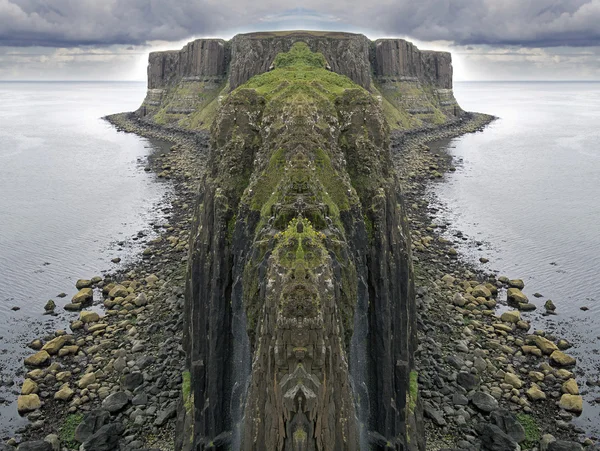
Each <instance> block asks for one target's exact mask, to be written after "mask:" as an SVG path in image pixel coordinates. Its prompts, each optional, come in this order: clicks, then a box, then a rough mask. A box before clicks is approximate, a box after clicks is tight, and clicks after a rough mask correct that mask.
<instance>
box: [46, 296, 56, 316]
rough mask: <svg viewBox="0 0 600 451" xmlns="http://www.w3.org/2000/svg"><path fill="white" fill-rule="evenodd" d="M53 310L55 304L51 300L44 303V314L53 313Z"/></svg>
mask: <svg viewBox="0 0 600 451" xmlns="http://www.w3.org/2000/svg"><path fill="white" fill-rule="evenodd" d="M55 308H56V303H55V302H54V301H53V300H52V299H50V300H49V301H48V302H46V305H44V310H45V311H46V313H52V312H54V309H55Z"/></svg>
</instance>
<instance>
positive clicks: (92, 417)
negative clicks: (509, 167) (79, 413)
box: [75, 410, 110, 443]
mask: <svg viewBox="0 0 600 451" xmlns="http://www.w3.org/2000/svg"><path fill="white" fill-rule="evenodd" d="M109 418H110V414H109V413H108V412H107V411H106V410H92V411H91V412H89V413H88V414H86V415H85V416H84V417H83V420H82V421H81V423H80V424H79V426H77V428H76V429H75V440H77V441H78V442H79V443H83V442H85V441H86V440H87V439H89V438H90V437H91V436H92V435H94V433H95V432H96V431H98V430H99V429H100V428H101V427H102V426H104V425H105V424H106V423H107V422H108V419H109Z"/></svg>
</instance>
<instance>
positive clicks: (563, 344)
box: [556, 339, 572, 351]
mask: <svg viewBox="0 0 600 451" xmlns="http://www.w3.org/2000/svg"><path fill="white" fill-rule="evenodd" d="M556 346H558V349H560V350H561V351H565V350H567V349H569V348H570V347H572V345H571V343H569V342H568V341H567V340H565V339H560V340H558V342H557V343H556Z"/></svg>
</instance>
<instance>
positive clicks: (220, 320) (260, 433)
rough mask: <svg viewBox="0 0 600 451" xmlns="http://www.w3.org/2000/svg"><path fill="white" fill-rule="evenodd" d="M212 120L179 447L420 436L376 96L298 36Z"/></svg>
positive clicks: (352, 445) (399, 243) (408, 269)
mask: <svg viewBox="0 0 600 451" xmlns="http://www.w3.org/2000/svg"><path fill="white" fill-rule="evenodd" d="M270 64H273V66H274V67H273V68H272V69H273V70H271V71H269V72H266V73H263V74H260V75H256V76H253V77H251V78H249V80H248V81H246V83H244V84H242V85H241V86H239V87H238V88H236V89H235V90H234V91H233V92H231V93H230V94H229V95H227V96H226V97H225V98H224V99H223V100H222V104H221V106H220V108H219V110H218V113H217V115H216V118H215V120H214V123H213V126H212V131H211V135H212V138H211V139H212V143H211V152H210V158H209V161H208V172H207V174H206V176H205V178H204V181H203V183H202V186H201V189H200V199H199V201H198V207H197V208H198V209H197V213H196V225H195V228H194V232H193V241H192V243H191V249H192V253H191V259H190V261H191V264H190V267H189V273H188V292H187V299H186V307H185V309H186V311H185V321H186V323H185V330H184V334H185V340H184V347H185V350H186V353H187V366H188V368H189V370H190V372H189V375H186V376H185V377H187V378H189V381H190V385H189V386H190V387H191V389H190V391H189V392H188V393H185V399H184V400H183V401H182V406H183V407H185V409H183V408H182V412H185V414H184V415H181V417H180V421H179V431H180V433H178V434H177V437H178V439H179V442H178V444H177V449H222V450H225V449H246V450H277V449H279V450H283V449H285V450H288V449H289V450H296V449H301V450H353V449H354V450H358V449H367V448H369V449H397V450H401V449H415V450H416V449H423V438H422V437H423V434H422V432H421V431H418V430H417V428H418V426H417V425H420V424H421V409H420V405H419V402H418V399H417V389H416V373H414V371H412V370H413V367H414V363H413V353H414V350H415V347H416V343H415V324H416V317H415V315H416V313H415V304H414V293H413V292H414V285H413V279H412V266H411V258H410V244H409V238H408V236H409V235H408V231H407V225H406V219H405V215H404V213H403V206H402V199H401V196H400V189H399V185H398V181H397V179H396V175H395V173H394V172H393V170H392V169H391V168H392V165H391V160H390V153H389V126H388V123H387V122H386V119H385V116H384V113H383V110H382V108H381V106H380V101H379V99H378V98H377V96H374V95H373V94H372V93H370V92H369V91H367V90H366V89H365V88H364V87H361V86H359V85H358V84H356V83H355V82H353V81H352V80H351V79H349V78H347V77H345V76H342V75H339V74H336V73H333V72H331V71H329V70H327V66H328V61H327V60H326V58H325V57H324V56H323V54H320V53H314V52H312V51H311V49H310V47H309V46H308V45H307V44H305V43H300V42H299V43H295V44H294V45H293V46H292V47H291V49H290V51H289V52H287V53H285V52H282V53H279V54H278V55H277V56H276V57H275V59H274V61H273V62H271V63H270Z"/></svg>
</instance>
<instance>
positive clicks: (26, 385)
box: [21, 379, 39, 395]
mask: <svg viewBox="0 0 600 451" xmlns="http://www.w3.org/2000/svg"><path fill="white" fill-rule="evenodd" d="M38 390H39V388H38V384H36V383H35V382H34V381H32V380H31V379H25V381H24V382H23V386H22V387H21V394H22V395H31V394H32V393H37V392H38Z"/></svg>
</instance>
